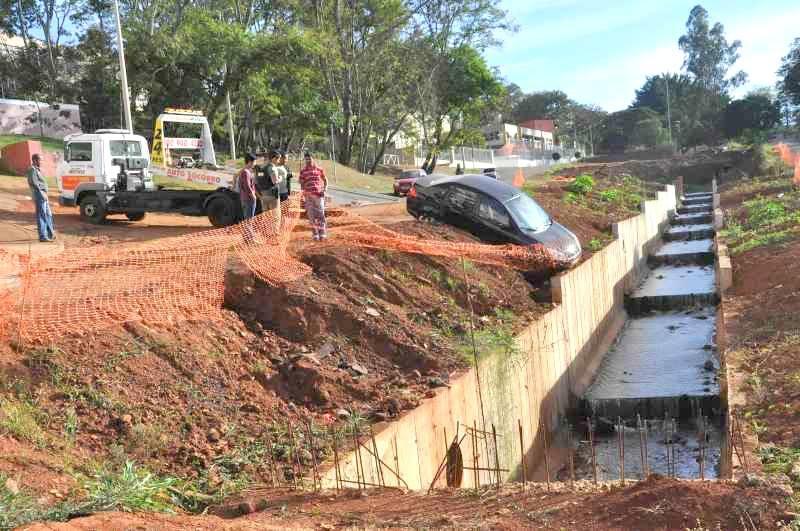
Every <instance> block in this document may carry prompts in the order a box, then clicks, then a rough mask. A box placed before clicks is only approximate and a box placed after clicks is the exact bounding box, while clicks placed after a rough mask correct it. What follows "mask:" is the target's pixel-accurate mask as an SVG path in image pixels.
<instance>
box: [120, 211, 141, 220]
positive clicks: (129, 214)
mask: <svg viewBox="0 0 800 531" xmlns="http://www.w3.org/2000/svg"><path fill="white" fill-rule="evenodd" d="M145 214H146V212H125V217H126V218H128V220H129V221H142V220H143V219H144V215H145Z"/></svg>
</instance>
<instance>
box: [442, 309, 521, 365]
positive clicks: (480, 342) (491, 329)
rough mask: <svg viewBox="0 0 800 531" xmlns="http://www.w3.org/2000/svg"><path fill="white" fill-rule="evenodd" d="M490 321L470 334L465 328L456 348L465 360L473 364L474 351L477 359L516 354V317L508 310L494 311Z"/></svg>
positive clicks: (467, 328)
mask: <svg viewBox="0 0 800 531" xmlns="http://www.w3.org/2000/svg"><path fill="white" fill-rule="evenodd" d="M492 321H493V322H489V323H485V326H483V327H482V328H476V329H475V331H474V332H473V333H472V334H471V333H470V331H469V327H465V328H466V332H465V333H464V334H463V335H462V336H460V337H459V338H458V347H457V348H458V351H459V353H460V354H461V355H462V357H463V358H464V359H465V360H467V361H469V362H470V363H474V362H475V352H476V351H477V354H478V358H479V359H480V358H483V357H486V356H487V355H489V356H491V355H493V354H502V355H506V356H513V355H515V354H518V348H517V344H516V340H515V336H514V325H515V323H516V322H517V316H516V315H514V313H513V312H511V311H510V310H496V311H495V318H494V319H493V320H492ZM473 336H474V344H473Z"/></svg>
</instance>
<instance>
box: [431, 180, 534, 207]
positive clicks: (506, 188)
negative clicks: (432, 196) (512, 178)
mask: <svg viewBox="0 0 800 531" xmlns="http://www.w3.org/2000/svg"><path fill="white" fill-rule="evenodd" d="M416 184H417V186H439V185H443V184H460V185H462V186H466V187H468V188H472V189H474V190H477V191H479V192H483V193H485V194H487V195H490V196H492V197H494V198H495V199H497V200H498V201H500V202H501V203H504V202H506V201H508V200H509V199H512V198H514V197H516V196H518V195H519V194H520V191H519V189H518V188H516V187H515V186H512V185H510V184H508V183H506V182H503V181H499V180H497V179H491V178H489V177H486V176H485V175H476V174H465V175H457V176H455V177H451V176H449V175H437V174H435V173H433V174H431V175H428V176H427V177H423V178H421V179H419V180H417V183H416Z"/></svg>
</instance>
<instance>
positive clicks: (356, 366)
mask: <svg viewBox="0 0 800 531" xmlns="http://www.w3.org/2000/svg"><path fill="white" fill-rule="evenodd" d="M350 369H351V370H352V371H353V372H355V373H357V374H360V375H361V376H366V375H367V374H369V371H368V370H367V368H366V367H364V366H363V365H361V364H358V363H353V364H352V365H351V366H350Z"/></svg>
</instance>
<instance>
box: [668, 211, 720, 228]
mask: <svg viewBox="0 0 800 531" xmlns="http://www.w3.org/2000/svg"><path fill="white" fill-rule="evenodd" d="M713 218H714V216H713V215H711V214H709V213H706V212H696V213H692V214H678V215H676V216H673V217H672V219H670V220H669V222H670V223H671V224H672V225H697V224H700V223H711V222H712V221H714V219H713Z"/></svg>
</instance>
